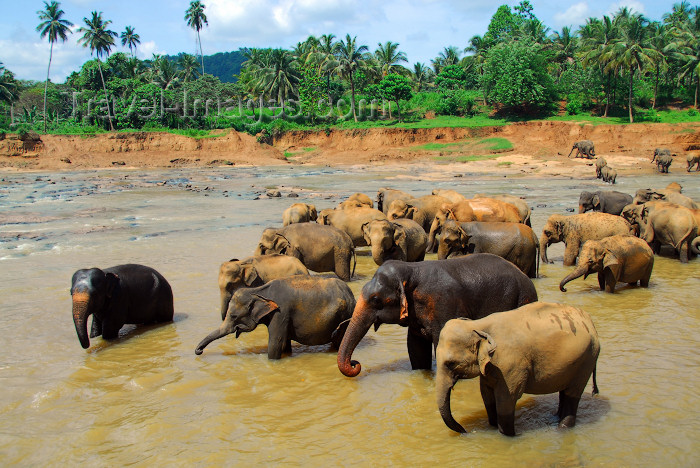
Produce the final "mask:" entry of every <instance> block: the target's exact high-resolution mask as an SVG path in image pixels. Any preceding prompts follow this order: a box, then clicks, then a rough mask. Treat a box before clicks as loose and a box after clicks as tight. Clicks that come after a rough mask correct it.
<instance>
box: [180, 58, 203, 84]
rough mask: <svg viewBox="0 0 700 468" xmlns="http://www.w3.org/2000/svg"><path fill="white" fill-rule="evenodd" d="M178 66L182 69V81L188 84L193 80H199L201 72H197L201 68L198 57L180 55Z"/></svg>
mask: <svg viewBox="0 0 700 468" xmlns="http://www.w3.org/2000/svg"><path fill="white" fill-rule="evenodd" d="M177 64H178V65H179V67H180V77H181V78H182V81H184V82H185V83H187V82H188V81H190V80H191V79H193V78H197V74H198V73H199V71H197V68H198V67H199V63H198V62H197V57H195V56H194V55H190V54H180V56H179V57H178V59H177Z"/></svg>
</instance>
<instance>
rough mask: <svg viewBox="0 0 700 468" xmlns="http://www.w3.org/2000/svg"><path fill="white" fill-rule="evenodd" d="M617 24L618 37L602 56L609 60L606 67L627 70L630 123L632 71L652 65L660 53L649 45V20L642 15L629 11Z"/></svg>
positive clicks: (631, 118) (631, 117)
mask: <svg viewBox="0 0 700 468" xmlns="http://www.w3.org/2000/svg"><path fill="white" fill-rule="evenodd" d="M616 19H617V18H616ZM619 24H620V33H621V34H620V37H619V38H617V39H615V40H614V41H613V42H612V43H611V44H610V45H609V46H608V47H607V50H606V51H605V52H604V54H603V56H604V58H605V59H608V60H609V63H608V66H607V67H606V68H613V67H620V68H623V69H627V71H628V72H629V80H630V81H629V96H628V101H629V102H628V107H629V115H630V123H631V122H634V117H633V115H632V95H633V83H634V72H635V71H636V70H639V71H640V72H642V71H643V70H644V69H645V68H646V67H647V66H653V65H654V62H655V61H656V60H659V56H660V55H661V54H659V52H657V51H656V50H654V49H653V48H652V47H651V45H650V29H649V20H647V19H646V18H644V16H642V15H641V14H638V13H630V14H628V15H624V16H622V19H621V20H620V22H619Z"/></svg>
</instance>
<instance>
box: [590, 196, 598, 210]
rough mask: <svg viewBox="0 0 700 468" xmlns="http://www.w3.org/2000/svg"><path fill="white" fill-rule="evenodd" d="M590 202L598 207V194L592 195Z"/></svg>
mask: <svg viewBox="0 0 700 468" xmlns="http://www.w3.org/2000/svg"><path fill="white" fill-rule="evenodd" d="M591 204H592V205H593V206H595V207H596V208H598V207H599V206H600V197H599V196H598V195H593V198H591Z"/></svg>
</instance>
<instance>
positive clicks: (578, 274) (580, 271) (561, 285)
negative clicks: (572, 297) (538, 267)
mask: <svg viewBox="0 0 700 468" xmlns="http://www.w3.org/2000/svg"><path fill="white" fill-rule="evenodd" d="M587 272H588V268H587V267H586V266H580V267H578V268H576V269H575V270H574V271H572V272H571V273H570V274H569V275H567V276H566V277H565V278H564V279H563V280H561V283H559V290H560V291H561V292H566V288H565V287H564V285H566V283H568V282H569V281H572V280H575V279H576V278H580V277H582V276H583V275H585V274H587Z"/></svg>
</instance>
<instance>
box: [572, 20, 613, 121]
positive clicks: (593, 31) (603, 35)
mask: <svg viewBox="0 0 700 468" xmlns="http://www.w3.org/2000/svg"><path fill="white" fill-rule="evenodd" d="M578 33H579V36H580V37H581V46H580V50H581V53H582V56H583V59H582V62H581V63H582V65H583V66H589V65H595V66H597V67H598V68H599V69H600V70H601V73H602V74H603V75H604V77H605V78H606V86H605V111H604V112H603V117H607V116H608V110H609V109H610V94H611V86H610V79H611V78H612V76H613V75H615V74H616V72H617V68H616V67H608V65H609V64H610V60H609V59H606V58H605V57H604V53H605V51H606V50H607V48H608V46H609V45H610V44H611V43H612V41H613V40H615V39H616V38H617V36H618V35H619V28H618V27H617V24H616V23H615V22H614V21H613V20H612V19H610V17H609V16H603V18H602V20H599V19H598V18H589V19H588V20H586V23H585V24H584V25H583V26H582V27H581V28H580V29H579V31H578Z"/></svg>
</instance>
